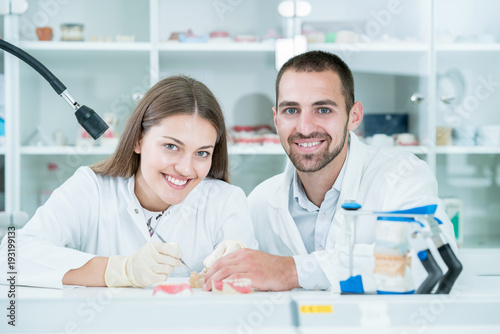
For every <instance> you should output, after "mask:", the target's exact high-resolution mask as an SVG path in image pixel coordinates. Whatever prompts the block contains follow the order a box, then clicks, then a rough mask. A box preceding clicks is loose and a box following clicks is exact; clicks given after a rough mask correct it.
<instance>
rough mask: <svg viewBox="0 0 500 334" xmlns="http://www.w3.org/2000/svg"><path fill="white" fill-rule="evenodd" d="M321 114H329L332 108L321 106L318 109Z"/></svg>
mask: <svg viewBox="0 0 500 334" xmlns="http://www.w3.org/2000/svg"><path fill="white" fill-rule="evenodd" d="M318 111H319V113H320V114H328V113H329V112H330V109H328V108H319V109H318Z"/></svg>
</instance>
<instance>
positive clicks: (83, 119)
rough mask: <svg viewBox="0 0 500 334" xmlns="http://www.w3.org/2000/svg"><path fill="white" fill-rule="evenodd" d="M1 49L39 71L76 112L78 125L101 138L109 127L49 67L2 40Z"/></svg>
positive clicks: (95, 136)
mask: <svg viewBox="0 0 500 334" xmlns="http://www.w3.org/2000/svg"><path fill="white" fill-rule="evenodd" d="M0 49H2V50H5V51H7V52H8V53H10V54H12V55H13V56H15V57H17V58H19V59H21V60H22V61H24V62H25V63H26V64H28V65H29V66H31V67H32V68H33V69H34V70H35V71H37V72H38V73H39V74H40V75H41V76H42V77H44V78H45V80H47V81H48V83H49V84H50V85H51V86H52V88H54V90H55V91H56V93H57V94H58V95H60V96H61V97H62V98H63V99H64V100H65V101H66V102H68V104H69V105H71V107H72V108H73V109H74V110H75V116H76V118H77V120H78V123H80V125H81V126H82V127H83V128H84V129H85V131H87V132H88V133H89V134H90V136H91V137H92V138H94V139H97V138H99V137H100V136H101V135H102V134H103V133H104V132H105V131H106V130H107V129H108V128H109V127H108V125H107V124H106V122H104V121H103V120H102V119H101V117H99V115H98V114H97V113H96V112H95V111H94V110H92V109H90V108H89V107H87V106H84V105H82V106H80V105H79V104H78V103H77V102H76V101H75V100H74V99H73V98H72V97H71V95H69V93H68V92H67V90H66V86H64V84H63V83H62V82H61V81H60V80H59V79H58V78H57V77H56V76H55V75H54V74H52V72H50V71H49V70H48V69H47V67H45V66H44V65H43V64H42V63H40V62H39V61H38V60H36V59H35V58H34V57H32V56H31V55H29V54H28V53H27V52H25V51H24V50H21V49H20V48H18V47H17V46H15V45H12V44H10V43H9V42H6V41H5V40H3V39H1V38H0Z"/></svg>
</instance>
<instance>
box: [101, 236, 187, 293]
mask: <svg viewBox="0 0 500 334" xmlns="http://www.w3.org/2000/svg"><path fill="white" fill-rule="evenodd" d="M181 257H182V252H181V250H180V249H179V246H178V245H177V244H176V243H163V242H158V241H151V242H148V243H147V244H145V245H144V246H142V248H141V249H139V250H138V251H137V252H136V253H135V254H134V255H132V256H121V255H114V256H110V257H109V260H108V266H107V267H106V272H105V274H104V280H105V281H106V285H107V286H108V287H112V288H115V287H123V286H135V287H138V288H142V287H145V286H148V285H151V284H153V283H158V282H163V281H165V280H166V279H167V277H168V275H169V274H170V273H171V272H172V271H173V270H174V267H177V266H180V265H182V263H181V261H179V259H180V258H181Z"/></svg>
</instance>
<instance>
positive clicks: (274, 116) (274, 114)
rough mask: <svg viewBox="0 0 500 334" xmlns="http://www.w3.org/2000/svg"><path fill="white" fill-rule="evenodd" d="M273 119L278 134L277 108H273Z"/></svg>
mask: <svg viewBox="0 0 500 334" xmlns="http://www.w3.org/2000/svg"><path fill="white" fill-rule="evenodd" d="M273 118H274V127H275V128H276V132H278V122H277V119H276V107H273Z"/></svg>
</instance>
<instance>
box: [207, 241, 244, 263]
mask: <svg viewBox="0 0 500 334" xmlns="http://www.w3.org/2000/svg"><path fill="white" fill-rule="evenodd" d="M241 248H247V245H245V243H244V242H242V241H235V240H224V241H223V242H221V243H220V244H218V245H217V247H216V248H215V250H214V251H213V252H212V254H210V255H209V256H207V257H206V258H205V260H203V264H204V265H205V267H207V268H210V267H211V266H212V265H213V264H214V263H215V261H217V260H218V259H220V258H221V257H223V256H224V255H227V254H231V253H232V252H235V251H237V250H238V249H241Z"/></svg>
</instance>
